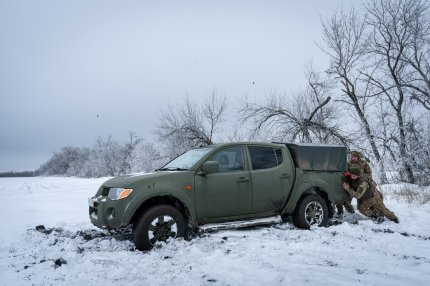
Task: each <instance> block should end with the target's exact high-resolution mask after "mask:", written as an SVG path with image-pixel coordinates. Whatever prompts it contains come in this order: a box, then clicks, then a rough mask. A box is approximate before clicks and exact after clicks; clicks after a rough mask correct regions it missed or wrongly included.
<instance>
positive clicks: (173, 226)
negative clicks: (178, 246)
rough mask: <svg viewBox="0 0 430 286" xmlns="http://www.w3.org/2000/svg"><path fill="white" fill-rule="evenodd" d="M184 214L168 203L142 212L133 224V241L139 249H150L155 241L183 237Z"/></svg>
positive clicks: (184, 226)
mask: <svg viewBox="0 0 430 286" xmlns="http://www.w3.org/2000/svg"><path fill="white" fill-rule="evenodd" d="M185 233H186V222H185V219H184V216H183V215H182V214H181V213H180V212H179V211H178V210H177V209H176V208H174V207H172V206H170V205H158V206H154V207H152V208H150V209H149V210H148V211H146V212H144V213H143V214H142V215H141V216H140V217H139V218H138V219H137V221H136V223H135V224H134V226H133V241H134V244H135V245H136V248H137V249H139V250H142V251H144V250H150V249H152V248H153V246H154V244H155V243H157V242H166V240H167V239H169V238H177V237H184V235H185Z"/></svg>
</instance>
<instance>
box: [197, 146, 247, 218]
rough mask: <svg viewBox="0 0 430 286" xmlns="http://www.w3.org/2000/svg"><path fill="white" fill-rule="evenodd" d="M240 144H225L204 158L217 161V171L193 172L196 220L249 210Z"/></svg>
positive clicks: (241, 213) (239, 213)
mask: <svg viewBox="0 0 430 286" xmlns="http://www.w3.org/2000/svg"><path fill="white" fill-rule="evenodd" d="M244 160H245V158H244V149H243V146H235V147H228V148H226V149H222V150H220V151H218V152H217V153H215V154H214V155H213V156H211V157H210V158H209V159H208V160H207V161H217V162H218V163H219V172H217V173H212V174H206V175H198V174H197V175H196V177H195V193H196V211H197V217H198V219H199V220H202V221H204V220H210V219H216V218H221V217H231V216H239V215H245V214H249V213H251V209H252V193H251V179H250V174H249V170H247V168H246V167H245V161H244Z"/></svg>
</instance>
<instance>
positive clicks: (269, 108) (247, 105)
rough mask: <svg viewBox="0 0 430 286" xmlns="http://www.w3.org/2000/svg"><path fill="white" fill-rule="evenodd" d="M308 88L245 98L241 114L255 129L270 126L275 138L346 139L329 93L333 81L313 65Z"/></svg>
mask: <svg viewBox="0 0 430 286" xmlns="http://www.w3.org/2000/svg"><path fill="white" fill-rule="evenodd" d="M306 77H307V80H308V85H307V88H306V89H305V90H304V91H302V92H299V93H298V94H297V95H295V96H294V97H293V98H292V99H290V98H289V97H288V96H287V95H286V94H279V93H272V94H271V95H270V96H269V97H267V98H266V100H265V101H264V102H262V103H255V102H250V101H249V99H247V98H244V99H243V100H242V107H241V108H240V116H241V118H242V121H243V123H245V122H249V123H251V126H252V127H251V129H252V131H253V132H259V131H260V130H262V129H265V130H270V131H271V133H272V136H273V137H272V139H275V140H288V141H293V142H294V141H296V142H317V143H334V142H335V143H344V144H345V143H346V142H347V139H346V137H345V136H344V135H343V134H342V132H340V129H339V127H338V126H337V124H336V114H337V113H336V108H335V106H334V105H333V104H331V101H330V100H331V97H330V96H328V95H327V94H328V91H329V85H328V83H327V82H325V81H323V80H321V79H320V76H319V75H318V74H317V73H316V72H315V71H313V70H312V68H310V69H309V70H308V72H307V73H306Z"/></svg>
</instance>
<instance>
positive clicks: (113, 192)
mask: <svg viewBox="0 0 430 286" xmlns="http://www.w3.org/2000/svg"><path fill="white" fill-rule="evenodd" d="M131 192H133V189H123V188H111V189H110V190H109V194H108V198H109V199H111V200H113V201H116V200H120V199H124V198H126V197H128V195H130V194H131Z"/></svg>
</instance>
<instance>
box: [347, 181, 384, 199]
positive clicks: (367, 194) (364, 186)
mask: <svg viewBox="0 0 430 286" xmlns="http://www.w3.org/2000/svg"><path fill="white" fill-rule="evenodd" d="M346 191H347V192H348V193H349V194H350V195H351V196H353V197H354V198H356V199H357V200H360V201H365V200H367V199H370V198H372V197H373V196H374V193H375V191H377V190H376V183H375V182H374V181H373V180H372V179H371V178H369V177H368V176H366V175H362V176H360V177H359V178H358V179H357V180H351V185H350V188H349V189H348V190H346Z"/></svg>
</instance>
